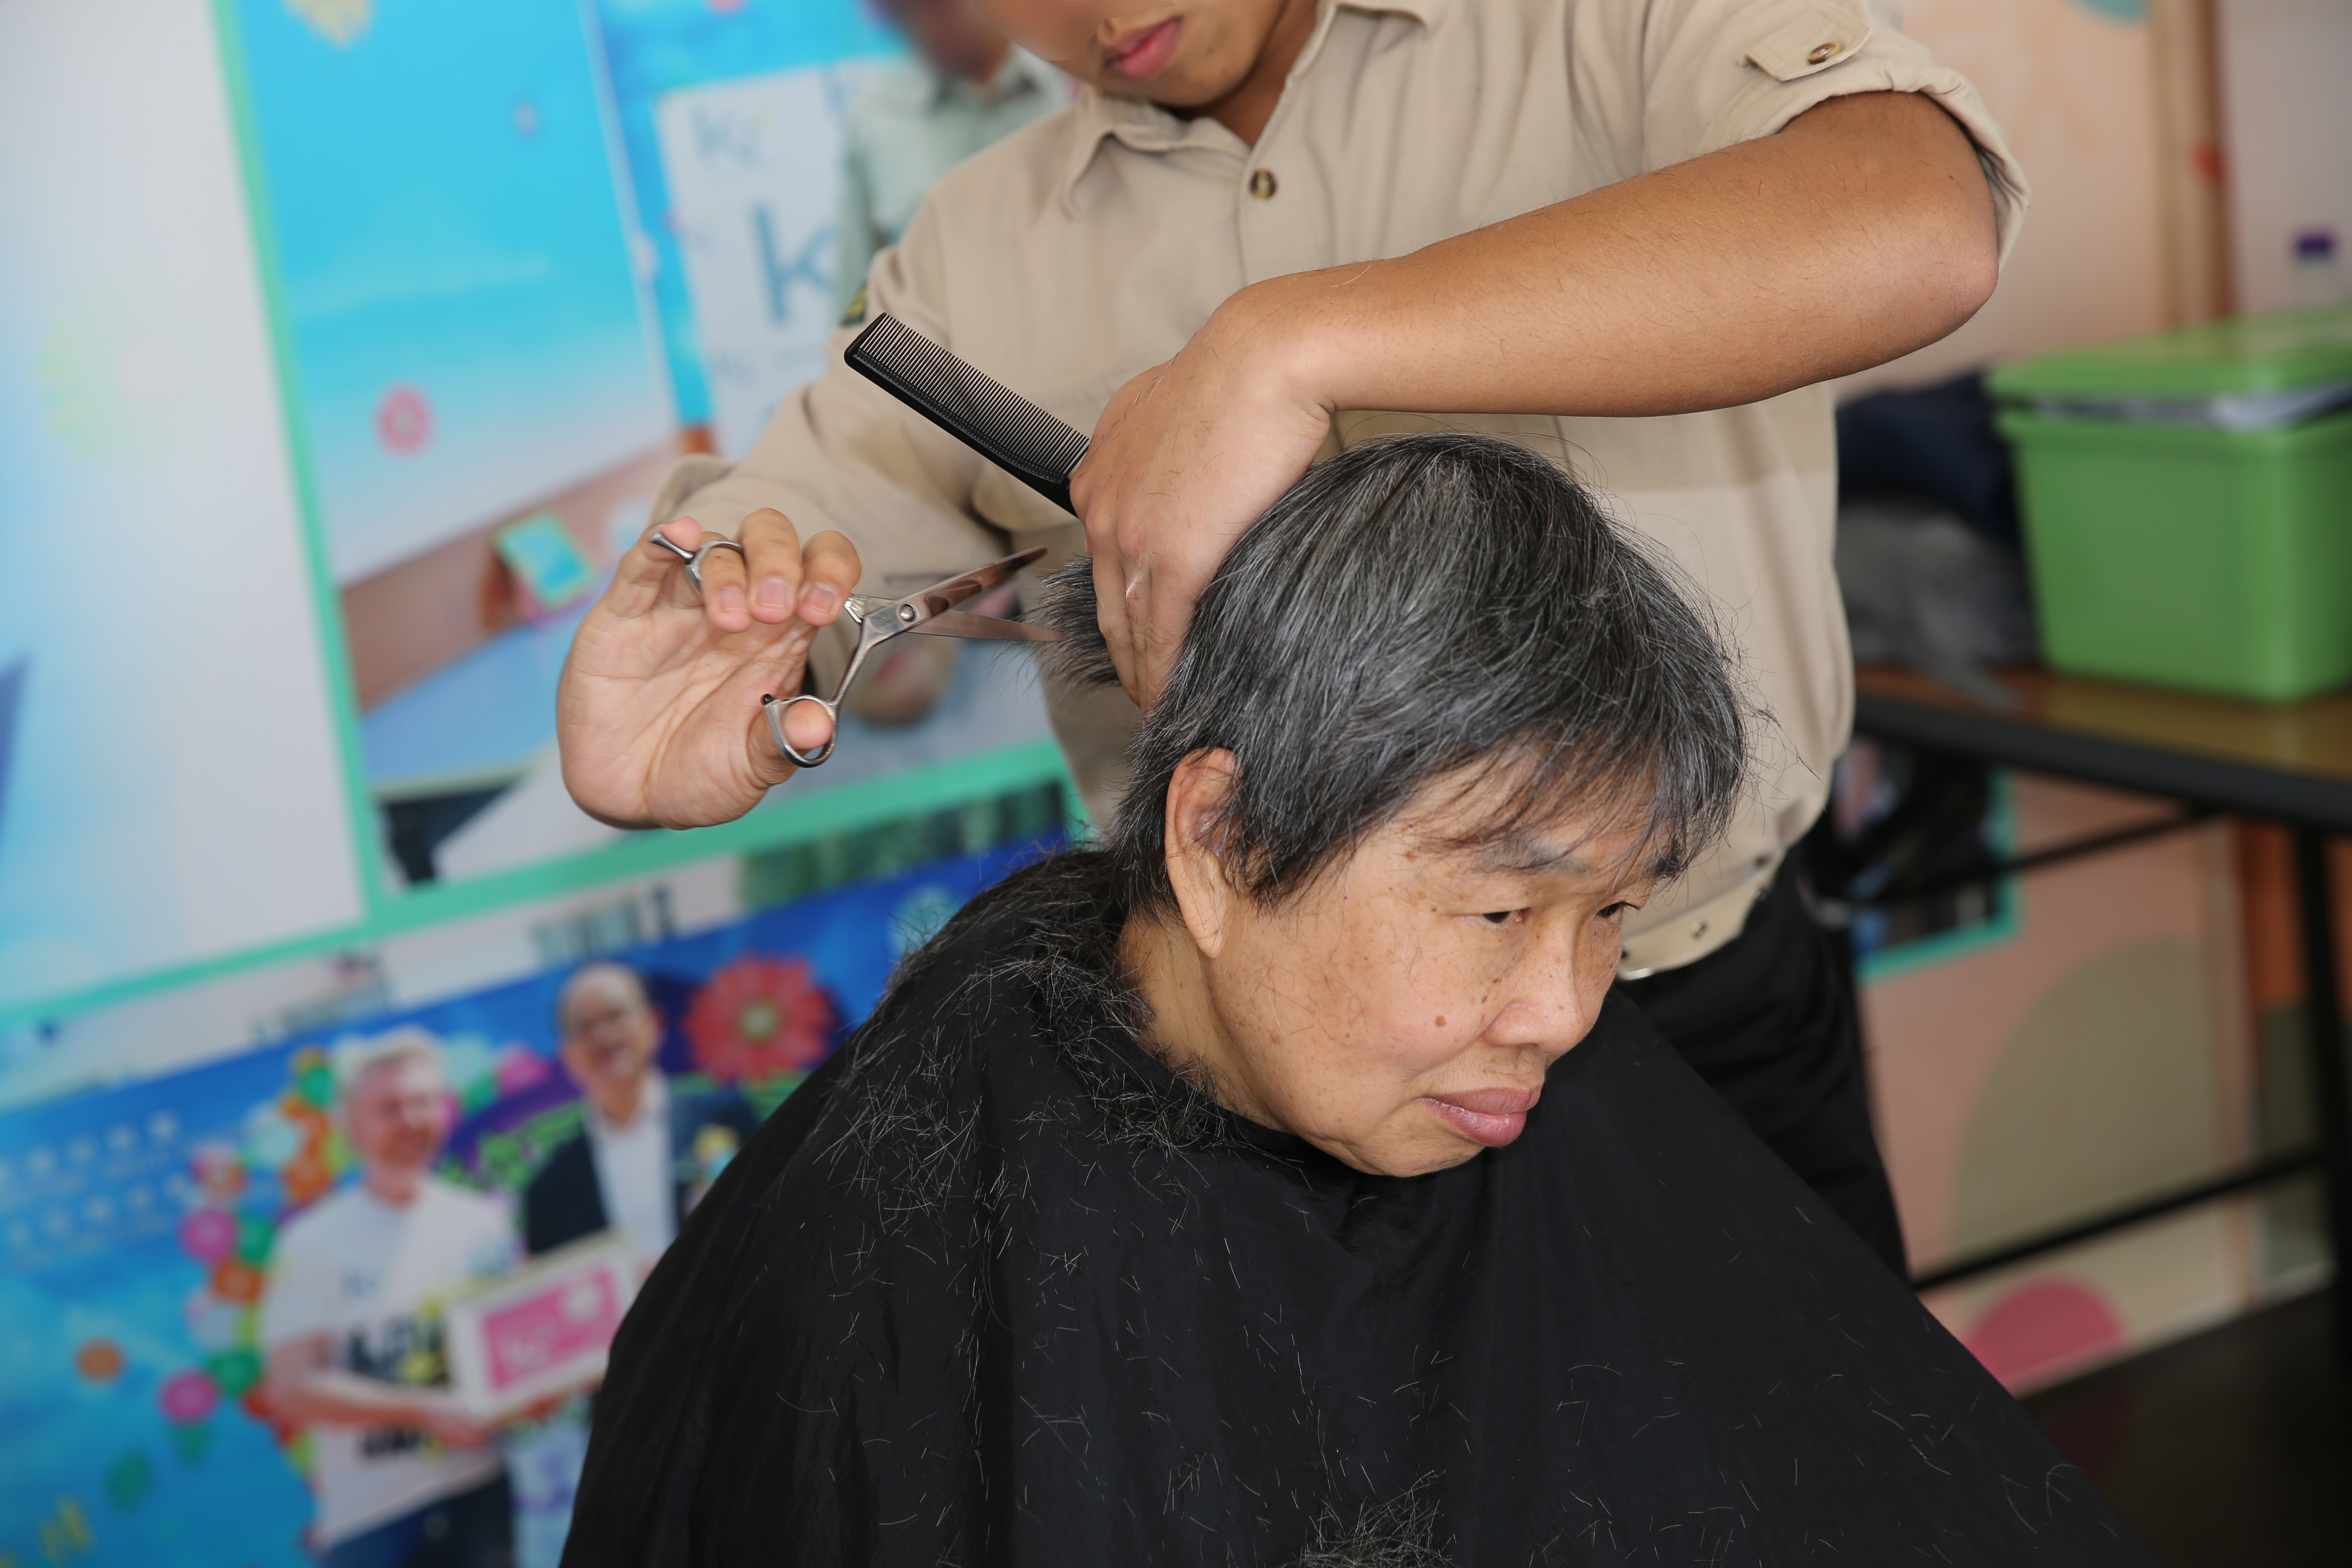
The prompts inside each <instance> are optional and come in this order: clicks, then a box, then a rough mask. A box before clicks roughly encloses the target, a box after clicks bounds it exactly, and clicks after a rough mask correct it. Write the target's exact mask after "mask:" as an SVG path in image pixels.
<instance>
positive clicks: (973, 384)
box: [843, 315, 1087, 511]
mask: <svg viewBox="0 0 2352 1568" xmlns="http://www.w3.org/2000/svg"><path fill="white" fill-rule="evenodd" d="M843 357H844V358H845V359H846V360H847V362H848V364H849V368H850V369H852V370H854V371H856V373H857V374H860V375H862V376H864V377H865V378H866V380H868V381H870V382H872V383H874V384H876V385H877V386H879V387H880V388H882V390H883V391H885V392H887V393H888V394H889V395H891V396H893V397H895V398H897V399H898V401H899V402H901V403H903V404H905V405H907V406H908V407H909V408H911V409H913V410H914V411H915V412H916V413H918V414H919V415H921V416H923V417H924V418H926V419H929V421H930V422H931V423H932V424H934V425H937V426H939V427H940V429H942V430H945V431H946V432H947V433H948V434H949V435H950V436H953V437H955V438H956V439H957V440H959V441H961V442H962V443H963V444H964V445H965V446H967V447H971V449H972V450H973V451H975V452H978V453H979V454H980V455H981V456H982V457H983V458H987V459H988V460H989V461H990V462H992V463H994V464H995V465H996V466H997V467H998V468H1003V470H1004V471H1005V472H1006V473H1008V474H1011V475H1012V476H1013V478H1014V479H1019V480H1020V481H1021V482H1022V483H1024V484H1025V485H1027V486H1028V487H1029V488H1030V489H1034V490H1035V491H1036V492H1037V493H1038V494H1039V495H1042V496H1044V497H1045V499H1046V500H1050V501H1052V502H1053V503H1054V504H1055V506H1058V507H1060V508H1061V509H1062V510H1064V511H1075V510H1076V509H1075V508H1074V507H1072V506H1071V505H1070V470H1071V469H1072V468H1076V467H1077V466H1078V459H1079V458H1083V457H1085V456H1086V455H1087V438H1086V437H1084V436H1082V435H1080V434H1079V433H1078V432H1076V430H1073V429H1071V428H1070V427H1069V426H1066V425H1065V424H1063V423H1062V422H1061V421H1060V420H1058V419H1056V418H1055V417H1054V416H1052V415H1050V414H1048V413H1046V412H1045V410H1044V409H1042V408H1040V407H1038V406H1037V405H1035V404H1034V403H1032V402H1030V401H1029V400H1028V399H1027V398H1025V397H1023V396H1021V395H1019V394H1018V393H1015V392H1013V391H1012V390H1011V389H1009V388H1007V387H1005V386H1003V385H1002V384H999V383H997V382H994V381H992V380H990V379H989V378H988V377H987V376H985V375H982V374H981V373H980V372H978V371H976V370H974V369H973V368H972V367H971V366H970V365H968V364H966V363H964V362H963V361H961V360H960V359H958V358H956V356H955V355H953V354H951V353H948V351H947V350H945V349H943V348H941V347H940V345H939V344H937V343H935V342H931V340H930V339H929V338H927V337H925V336H923V334H922V333H920V332H918V331H914V330H913V329H912V328H910V327H908V325H907V324H906V323H905V322H903V321H899V320H898V318H897V317H895V316H890V315H880V316H877V317H875V318H874V321H873V323H872V324H871V325H869V326H868V327H867V328H866V330H865V331H862V332H860V333H858V334H857V336H856V337H855V338H853V339H851V340H850V343H849V348H848V350H847V351H846V353H845V354H844V356H843Z"/></svg>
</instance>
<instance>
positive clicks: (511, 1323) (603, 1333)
mask: <svg viewBox="0 0 2352 1568" xmlns="http://www.w3.org/2000/svg"><path fill="white" fill-rule="evenodd" d="M625 1306H626V1304H625V1302H623V1301H622V1300H621V1297H620V1293H619V1292H618V1291H617V1290H615V1289H614V1287H613V1280H612V1277H611V1276H610V1275H609V1274H605V1273H602V1272H599V1273H594V1274H590V1275H586V1276H584V1277H580V1278H575V1279H567V1280H563V1281H561V1282H559V1283H556V1284H554V1285H551V1286H550V1287H549V1288H548V1289H546V1290H544V1291H541V1293H539V1294H538V1295H535V1296H528V1297H525V1298H524V1299H523V1300H520V1301H517V1302H515V1303H514V1304H513V1305H512V1306H508V1307H501V1308H499V1310H497V1311H495V1312H492V1313H490V1314H489V1315H488V1317H486V1318H484V1319H483V1320H482V1338H483V1341H484V1342H485V1343H486V1344H487V1346H488V1352H489V1355H488V1363H489V1384H490V1391H491V1392H492V1393H494V1394H503V1393H505V1392H506V1391H507V1390H509V1389H510V1388H512V1387H514V1386H515V1385H516V1384H520V1383H521V1382H522V1381H523V1380H524V1379H526V1378H529V1377H532V1376H534V1375H536V1374H537V1373H541V1372H543V1371H545V1370H546V1369H547V1368H548V1367H550V1366H552V1365H555V1364H556V1363H560V1362H563V1361H568V1360H570V1359H572V1357H574V1356H577V1355H579V1354H581V1353H582V1352H586V1351H601V1350H604V1349H605V1348H606V1347H608V1346H609V1345H611V1344H612V1342H613V1335H614V1333H615V1332H617V1331H619V1329H620V1327H621V1314H622V1312H623V1311H624V1310H625Z"/></svg>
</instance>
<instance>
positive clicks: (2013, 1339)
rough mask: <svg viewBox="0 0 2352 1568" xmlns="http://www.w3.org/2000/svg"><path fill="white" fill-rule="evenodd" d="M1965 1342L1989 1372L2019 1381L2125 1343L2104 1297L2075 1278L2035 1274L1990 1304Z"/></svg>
mask: <svg viewBox="0 0 2352 1568" xmlns="http://www.w3.org/2000/svg"><path fill="white" fill-rule="evenodd" d="M1961 1342H1962V1343H1963V1344H1966V1345H1967V1346H1968V1347H1969V1353H1970V1354H1972V1355H1974V1356H1975V1357H1976V1358H1977V1360H1978V1361H1979V1362H1981V1363H1984V1369H1985V1370H1986V1371H1987V1372H1989V1373H1992V1374H1993V1375H1994V1376H1995V1377H1997V1378H1999V1379H2000V1380H2001V1382H2002V1383H2004V1384H2010V1385H2011V1386H2015V1385H2016V1384H2020V1383H2022V1382H2024V1381H2026V1380H2028V1379H2032V1381H2034V1382H2037V1383H2041V1382H2047V1381H2049V1380H2050V1377H2051V1376H2053V1375H2054V1374H2056V1373H2059V1372H2060V1371H2061V1370H2063V1369H2065V1368H2068V1367H2074V1366H2080V1365H2083V1364H2084V1363H2089V1362H2092V1361H2096V1360H2103V1359H2105V1358H2106V1357H2108V1356H2109V1355H2111V1354H2113V1353H2114V1352H2116V1351H2117V1350H2120V1349H2121V1348H2122V1347H2123V1346H2124V1344H2125V1335H2124V1325H2123V1321H2122V1320H2121V1319H2119V1318H2118V1317H2116V1311H2115V1309H2114V1308H2113V1307H2111V1306H2109V1305H2108V1303H2107V1299H2106V1298H2105V1296H2102V1295H2101V1294H2099V1292H2097V1291H2096V1290H2094V1289H2091V1288H2090V1287H2089V1286H2087V1285H2082V1284H2078V1283H2076V1282H2075V1281H2074V1280H2072V1279H2036V1280H2034V1281H2032V1283H2031V1284H2026V1285H2021V1286H2019V1287H2018V1288H2017V1289H2014V1290H2011V1291H2010V1292H2009V1293H2008V1294H2007V1295H2005V1296H2003V1297H2001V1298H2000V1300H1997V1301H1995V1302H1994V1303H1993V1304H1992V1305H1991V1306H1990V1307H1989V1308H1987V1309H1986V1310H1985V1315H1984V1316H1983V1317H1981V1318H1979V1319H1978V1320H1977V1322H1976V1327H1974V1328H1972V1329H1970V1330H1969V1331H1968V1332H1967V1333H1966V1334H1964V1335H1962V1336H1961Z"/></svg>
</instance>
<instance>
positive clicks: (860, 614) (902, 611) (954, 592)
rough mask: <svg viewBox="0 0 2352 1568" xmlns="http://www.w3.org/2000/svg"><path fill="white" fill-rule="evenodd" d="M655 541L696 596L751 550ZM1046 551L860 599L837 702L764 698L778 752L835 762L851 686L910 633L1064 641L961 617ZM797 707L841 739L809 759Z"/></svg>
mask: <svg viewBox="0 0 2352 1568" xmlns="http://www.w3.org/2000/svg"><path fill="white" fill-rule="evenodd" d="M653 542H655V543H656V544H658V545H660V546H662V547H663V548H664V549H666V550H667V551H668V552H670V553H671V554H672V555H675V556H677V558H678V559H679V560H680V561H683V562H684V563H686V574H687V575H688V577H690V578H692V579H693V580H694V586H695V591H696V592H697V593H699V592H701V590H702V563H703V560H704V558H705V557H707V556H709V553H710V552H712V551H714V550H732V551H733V552H735V553H736V554H738V555H741V554H742V553H743V547H742V546H741V545H740V544H738V543H736V542H734V541H733V540H731V539H714V540H712V541H710V542H709V543H707V544H705V545H704V546H703V547H702V548H701V549H699V550H693V551H688V550H687V549H685V548H683V547H682V546H679V545H677V544H674V543H672V542H670V541H669V540H668V539H667V538H666V537H664V536H663V535H662V534H660V533H656V534H655V535H654V536H653ZM1044 556H1045V546H1043V545H1039V546H1037V547H1036V548H1035V549H1033V550H1024V551H1023V552H1021V553H1020V554H1018V555H1008V556H1006V557H1004V559H1003V560H1002V561H992V562H990V563H988V564H987V565H985V566H975V567H973V568H972V569H971V571H969V572H963V573H959V574H956V575H955V576H953V577H950V578H948V579H946V580H945V581H944V582H939V583H934V584H931V585H930V586H929V587H928V588H919V589H917V590H916V591H915V592H914V593H911V594H909V595H907V596H906V597H905V598H903V599H884V598H877V597H876V596H875V595H870V594H856V595H851V596H850V598H849V599H848V601H847V602H846V603H845V604H844V605H842V609H843V610H844V611H845V613H846V614H847V615H848V616H849V618H850V619H851V620H852V621H855V622H856V624H857V648H856V652H854V653H852V654H851V655H850V656H849V666H848V668H845V669H844V670H843V671H842V672H841V681H840V684H838V685H836V686H835V688H834V689H833V695H832V696H831V697H813V696H810V695H809V694H807V693H806V692H803V693H802V694H801V695H800V696H798V697H778V696H776V695H774V694H773V693H763V694H762V695H761V698H760V702H761V706H762V707H763V708H764V709H765V710H766V711H767V715H768V733H769V734H770V735H772V736H773V737H774V738H775V742H776V750H777V751H779V752H782V753H783V754H784V755H785V756H787V757H789V758H791V759H792V760H793V762H794V763H798V764H799V765H800V766H802V767H804V768H814V767H820V766H823V765H824V763H826V762H827V761H829V760H830V759H831V758H832V756H833V749H834V747H835V744H836V743H837V742H839V741H840V739H841V700H842V699H843V698H844V697H846V696H847V695H849V683H850V682H851V681H853V680H856V679H857V672H858V670H859V668H861V667H863V666H864V665H865V663H866V655H867V654H869V653H872V652H873V651H874V650H875V649H876V648H877V647H881V646H882V645H883V644H884V643H886V642H888V641H889V640H890V639H891V638H892V637H899V636H902V635H904V634H906V633H908V632H913V633H916V634H917V635H919V636H921V637H984V638H989V639H992V640H994V641H998V642H1062V641H1064V640H1066V634H1065V633H1062V632H1057V631H1055V630H1054V629H1053V628H1052V627H1051V626H1026V625H1024V624H1023V623H1022V622H1019V621H1007V620H1001V619H999V618H998V617H996V616H976V615H974V614H972V613H971V611H969V610H959V609H957V608H956V606H957V605H961V604H962V603H963V602H964V601H965V600H967V599H971V598H974V597H976V596H978V595H982V594H985V593H986V592H988V591H989V590H990V589H991V588H993V587H995V586H997V585H998V584H1002V583H1005V582H1009V581H1010V580H1011V579H1012V577H1013V574H1014V573H1016V572H1018V571H1020V570H1021V568H1023V567H1024V566H1026V565H1028V564H1029V563H1031V562H1033V561H1037V560H1041V559H1043V558H1044ZM795 702H814V703H815V704H816V705H817V706H818V707H820V708H822V709H824V711H825V715H826V717H828V718H830V719H831V720H832V721H833V722H834V734H833V739H832V740H829V741H827V742H825V743H824V745H822V746H819V747H818V748H817V749H816V750H815V751H814V752H803V751H801V750H799V749H798V748H797V747H795V746H794V745H793V743H792V742H790V741H787V740H785V739H784V712H785V710H787V709H789V708H791V707H792V706H793V703H795Z"/></svg>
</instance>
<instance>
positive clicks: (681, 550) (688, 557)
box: [652, 529, 751, 594]
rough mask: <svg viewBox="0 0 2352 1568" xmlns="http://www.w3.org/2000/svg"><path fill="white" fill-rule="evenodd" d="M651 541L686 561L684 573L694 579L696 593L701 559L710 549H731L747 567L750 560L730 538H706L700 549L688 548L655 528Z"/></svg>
mask: <svg viewBox="0 0 2352 1568" xmlns="http://www.w3.org/2000/svg"><path fill="white" fill-rule="evenodd" d="M652 542H654V543H656V544H658V545H660V546H661V547H662V548H663V549H664V550H667V551H668V552H670V553H671V554H672V555H675V556H677V558H678V559H679V560H680V561H683V562H685V563H686V574H687V575H688V577H691V578H693V579H694V591H695V592H696V593H698V594H699V593H701V592H702V563H703V560H704V558H705V557H706V556H708V555H709V553H710V552H712V551H714V550H731V551H733V552H735V553H736V555H737V557H738V558H740V560H741V561H742V562H743V563H744V565H745V566H746V567H747V568H748V567H749V566H750V564H751V557H750V556H748V555H745V554H744V553H743V547H742V546H741V545H740V544H738V543H736V542H734V541H733V540H731V539H708V540H705V541H703V543H702V548H701V549H699V550H688V548H686V546H684V545H682V544H680V543H678V542H677V541H676V540H673V539H672V538H670V537H669V535H667V534H666V533H664V532H662V531H660V530H658V529H656V530H655V531H654V534H653V540H652Z"/></svg>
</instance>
